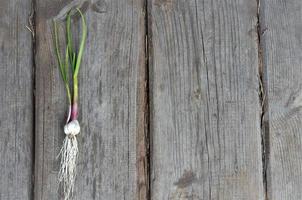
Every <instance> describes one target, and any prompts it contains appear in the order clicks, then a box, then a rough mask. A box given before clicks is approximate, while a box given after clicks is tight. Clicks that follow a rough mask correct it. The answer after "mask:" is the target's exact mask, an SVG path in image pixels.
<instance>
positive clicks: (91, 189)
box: [35, 0, 146, 200]
mask: <svg viewBox="0 0 302 200" xmlns="http://www.w3.org/2000/svg"><path fill="white" fill-rule="evenodd" d="M81 2H82V1H72V2H71V1H69V2H67V1H58V0H56V1H54V0H43V1H42V0H37V26H36V32H37V55H36V63H37V71H36V83H37V95H36V102H37V105H36V111H37V112H36V119H37V120H36V166H35V170H36V176H35V199H36V200H37V199H43V200H44V199H61V196H60V192H59V191H58V184H57V174H58V167H59V161H58V160H56V156H57V155H58V153H59V149H60V147H61V145H62V141H63V137H64V133H63V130H62V128H63V125H64V120H65V115H66V109H67V107H66V97H65V95H64V89H63V84H62V81H61V80H60V77H59V70H58V68H57V62H56V58H55V56H54V51H53V41H52V30H51V27H52V26H51V24H52V19H53V18H56V17H62V16H64V13H66V11H68V10H69V9H70V8H71V7H73V6H77V5H79V4H81ZM82 8H83V10H84V12H85V16H86V19H87V23H88V38H87V45H86V48H85V53H84V60H83V63H82V66H81V69H80V80H79V84H80V95H79V98H80V100H79V102H80V113H79V121H80V124H81V130H82V131H81V134H80V135H79V137H78V139H79V148H80V155H79V160H78V168H77V179H76V186H75V193H74V199H78V200H82V199H97V200H99V199H108V200H109V199H110V200H114V199H116V200H121V199H129V200H133V199H139V197H138V196H144V191H143V190H144V188H146V183H145V178H143V177H141V175H144V176H145V174H146V172H145V171H144V167H142V168H140V164H139V163H143V162H144V159H145V158H144V156H145V155H144V149H141V148H140V147H139V148H137V145H138V146H139V144H141V143H143V141H141V140H144V134H145V133H144V123H145V122H144V118H145V116H144V113H143V112H144V107H145V105H144V104H145V103H144V102H145V86H144V85H145V36H144V35H145V32H144V29H145V27H144V13H143V11H144V5H143V1H142V0H130V1H119V0H106V1H105V0H99V1H87V2H86V3H84V4H83V5H82ZM74 22H75V24H78V23H76V22H77V18H75V19H74ZM75 30H79V29H75ZM138 176H140V178H138ZM138 185H140V186H139V187H138ZM140 199H144V198H140Z"/></svg>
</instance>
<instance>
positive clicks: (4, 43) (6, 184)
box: [0, 0, 33, 200]
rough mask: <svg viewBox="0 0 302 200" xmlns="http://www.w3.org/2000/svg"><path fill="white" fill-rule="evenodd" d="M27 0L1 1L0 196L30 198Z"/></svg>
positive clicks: (31, 66) (30, 66)
mask: <svg viewBox="0 0 302 200" xmlns="http://www.w3.org/2000/svg"><path fill="white" fill-rule="evenodd" d="M30 13H31V1H30V0H11V1H1V2H0V45H1V49H0V62H1V64H0V93H1V95H0V107H1V108H0V158H1V159H0V199H1V200H10V199H25V200H26V199H32V170H33V169H32V165H33V157H32V156H33V111H32V109H33V102H32V99H33V91H32V85H33V83H32V80H33V79H32V77H33V73H32V71H33V70H32V69H33V62H32V48H31V47H32V38H31V33H30V32H29V31H28V30H27V29H26V27H25V26H26V25H27V24H28V19H29V16H30Z"/></svg>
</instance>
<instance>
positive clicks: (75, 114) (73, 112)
mask: <svg viewBox="0 0 302 200" xmlns="http://www.w3.org/2000/svg"><path fill="white" fill-rule="evenodd" d="M77 118H78V104H77V103H74V104H73V105H72V108H71V120H76V119H77Z"/></svg>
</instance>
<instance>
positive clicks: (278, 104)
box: [260, 0, 302, 200]
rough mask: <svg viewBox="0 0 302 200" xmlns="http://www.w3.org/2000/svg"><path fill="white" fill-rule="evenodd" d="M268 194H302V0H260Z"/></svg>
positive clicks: (284, 196)
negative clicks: (266, 103)
mask: <svg viewBox="0 0 302 200" xmlns="http://www.w3.org/2000/svg"><path fill="white" fill-rule="evenodd" d="M261 8H262V9H261V12H260V16H261V18H260V22H261V32H262V36H261V38H262V39H261V40H262V48H263V50H264V54H263V58H264V69H265V82H266V90H267V95H266V96H267V101H268V110H267V113H266V114H265V119H266V122H268V127H269V137H268V141H267V142H266V143H268V144H269V145H268V149H267V152H266V154H267V155H268V161H269V165H268V169H267V174H268V178H267V179H268V181H267V190H268V199H273V200H281V199H282V200H288V199H291V200H294V199H302V190H301V185H302V168H301V165H302V156H301V155H302V154H301V152H302V137H301V131H302V117H301V116H302V110H301V106H302V78H301V77H302V66H301V63H302V35H301V30H302V23H301V20H302V2H301V1H275V0H266V1H261Z"/></svg>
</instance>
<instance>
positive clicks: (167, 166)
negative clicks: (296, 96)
mask: <svg viewBox="0 0 302 200" xmlns="http://www.w3.org/2000/svg"><path fill="white" fill-rule="evenodd" d="M148 9H150V10H151V13H150V17H149V21H150V23H151V30H150V31H149V32H150V33H151V34H152V35H151V38H150V39H151V40H150V41H149V43H151V47H150V52H151V55H150V81H151V82H150V84H151V97H150V98H151V124H150V126H151V132H150V134H151V135H152V143H153V145H152V148H151V149H152V154H151V155H152V161H151V163H152V164H151V171H152V172H151V196H152V197H151V199H154V200H157V199H238V200H239V199H250V200H255V199H264V192H263V183H262V161H261V160H262V159H261V131H260V124H261V123H260V121H261V120H260V113H261V106H260V104H259V97H258V46H257V28H256V25H257V2H256V1H249V0H237V1H217V0H205V1H193V0H190V1H187V0H175V1H163V0H153V1H152V3H151V4H150V5H149V7H148Z"/></svg>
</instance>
